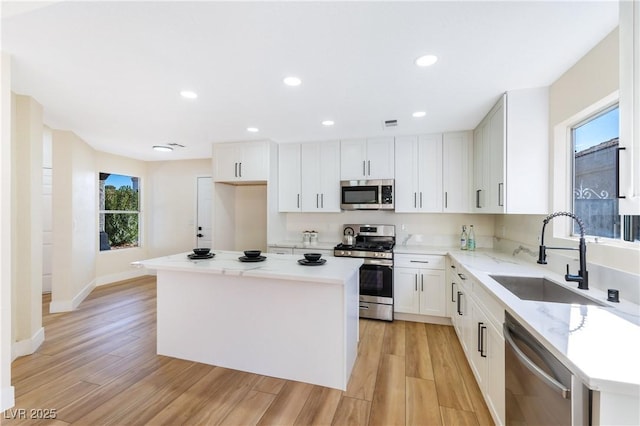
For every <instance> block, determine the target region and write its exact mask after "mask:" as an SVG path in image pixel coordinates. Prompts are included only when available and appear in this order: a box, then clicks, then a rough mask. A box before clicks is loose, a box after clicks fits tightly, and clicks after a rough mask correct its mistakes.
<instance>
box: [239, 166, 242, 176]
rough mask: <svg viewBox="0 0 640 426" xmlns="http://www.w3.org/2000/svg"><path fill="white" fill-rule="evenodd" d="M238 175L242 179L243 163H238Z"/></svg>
mask: <svg viewBox="0 0 640 426" xmlns="http://www.w3.org/2000/svg"><path fill="white" fill-rule="evenodd" d="M238 175H240V177H242V163H238Z"/></svg>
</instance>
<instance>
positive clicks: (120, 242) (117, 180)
mask: <svg viewBox="0 0 640 426" xmlns="http://www.w3.org/2000/svg"><path fill="white" fill-rule="evenodd" d="M98 182H99V193H100V229H99V238H100V251H106V250H114V249H123V248H130V247H138V246H139V245H140V238H139V237H140V178H137V177H134V176H126V175H118V174H113V173H100V179H99V181H98Z"/></svg>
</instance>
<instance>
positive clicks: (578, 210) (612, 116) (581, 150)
mask: <svg viewBox="0 0 640 426" xmlns="http://www.w3.org/2000/svg"><path fill="white" fill-rule="evenodd" d="M619 133H620V132H619V109H618V105H617V104H616V105H613V106H610V107H608V108H606V109H604V110H602V111H599V112H598V113H596V114H594V115H592V116H590V117H589V118H587V119H586V120H584V121H582V122H581V123H579V124H578V125H576V126H574V127H572V129H571V135H572V145H573V191H572V192H573V197H572V200H573V213H574V214H575V215H576V216H578V217H580V218H581V219H582V220H583V222H584V223H585V226H586V233H587V234H588V235H591V236H595V237H603V238H612V239H618V240H619V239H624V240H626V241H636V242H637V241H640V216H621V215H620V214H619V212H618V196H619V194H618V192H619V188H618V184H619V167H618V155H619V146H618V138H619ZM576 226H577V225H574V229H573V233H574V234H578V229H577V228H576Z"/></svg>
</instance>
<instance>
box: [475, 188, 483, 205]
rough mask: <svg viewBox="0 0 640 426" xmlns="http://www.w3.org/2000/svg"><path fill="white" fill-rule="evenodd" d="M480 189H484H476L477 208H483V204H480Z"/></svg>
mask: <svg viewBox="0 0 640 426" xmlns="http://www.w3.org/2000/svg"><path fill="white" fill-rule="evenodd" d="M480 191H482V189H478V190H477V191H476V208H477V209H480V208H482V206H480Z"/></svg>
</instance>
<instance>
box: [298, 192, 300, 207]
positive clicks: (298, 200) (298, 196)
mask: <svg viewBox="0 0 640 426" xmlns="http://www.w3.org/2000/svg"><path fill="white" fill-rule="evenodd" d="M298 208H300V194H298Z"/></svg>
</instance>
